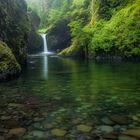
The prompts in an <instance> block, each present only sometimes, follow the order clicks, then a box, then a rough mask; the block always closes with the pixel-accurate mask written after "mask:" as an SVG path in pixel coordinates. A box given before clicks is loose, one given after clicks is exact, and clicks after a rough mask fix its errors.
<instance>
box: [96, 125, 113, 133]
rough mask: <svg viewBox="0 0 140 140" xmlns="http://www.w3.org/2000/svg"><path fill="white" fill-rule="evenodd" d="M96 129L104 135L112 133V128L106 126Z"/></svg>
mask: <svg viewBox="0 0 140 140" xmlns="http://www.w3.org/2000/svg"><path fill="white" fill-rule="evenodd" d="M97 129H98V130H100V131H102V132H104V133H110V132H113V131H114V129H113V127H111V126H108V125H101V126H99V127H98V128H97Z"/></svg>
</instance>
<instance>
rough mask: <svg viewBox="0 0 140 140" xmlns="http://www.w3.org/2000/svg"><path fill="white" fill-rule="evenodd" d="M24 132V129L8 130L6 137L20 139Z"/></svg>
mask: <svg viewBox="0 0 140 140" xmlns="http://www.w3.org/2000/svg"><path fill="white" fill-rule="evenodd" d="M25 132H26V129H25V128H13V129H10V130H9V133H8V137H11V136H17V137H21V136H23V135H24V134H25Z"/></svg>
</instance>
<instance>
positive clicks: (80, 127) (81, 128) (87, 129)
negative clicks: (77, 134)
mask: <svg viewBox="0 0 140 140" xmlns="http://www.w3.org/2000/svg"><path fill="white" fill-rule="evenodd" d="M77 130H79V131H81V132H90V131H91V130H92V127H91V126H89V125H84V124H80V125H78V126H77Z"/></svg>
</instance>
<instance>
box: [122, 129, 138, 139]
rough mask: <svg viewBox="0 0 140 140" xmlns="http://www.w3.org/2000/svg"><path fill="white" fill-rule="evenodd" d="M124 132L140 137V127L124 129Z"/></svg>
mask: <svg viewBox="0 0 140 140" xmlns="http://www.w3.org/2000/svg"><path fill="white" fill-rule="evenodd" d="M122 134H125V135H129V136H133V137H136V138H139V139H140V129H129V130H126V131H124V132H123V133H122Z"/></svg>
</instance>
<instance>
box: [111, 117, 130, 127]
mask: <svg viewBox="0 0 140 140" xmlns="http://www.w3.org/2000/svg"><path fill="white" fill-rule="evenodd" d="M110 119H111V120H112V121H114V122H115V123H117V124H121V125H123V124H128V123H129V120H128V117H126V116H120V115H113V116H111V117H110Z"/></svg>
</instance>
